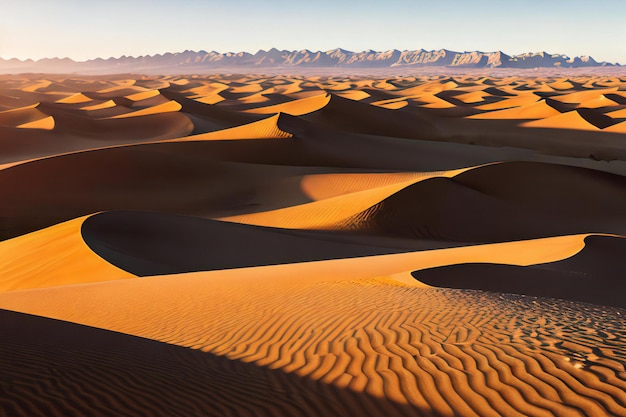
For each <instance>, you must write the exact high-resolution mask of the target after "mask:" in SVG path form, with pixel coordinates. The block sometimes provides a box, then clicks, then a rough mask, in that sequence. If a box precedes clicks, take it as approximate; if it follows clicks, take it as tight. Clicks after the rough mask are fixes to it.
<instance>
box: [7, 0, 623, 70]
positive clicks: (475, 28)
mask: <svg viewBox="0 0 626 417" xmlns="http://www.w3.org/2000/svg"><path fill="white" fill-rule="evenodd" d="M0 5H1V7H0V57H3V58H12V57H17V58H22V59H23V58H34V59H39V58H43V57H55V56H58V57H66V56H67V57H70V58H73V59H77V60H85V59H89V58H95V57H104V58H108V57H110V56H115V57H118V56H121V55H146V54H150V55H152V54H156V53H163V52H180V51H183V50H185V49H192V50H201V49H204V50H216V51H218V52H229V51H232V52H234V51H249V52H256V51H257V50H258V49H269V48H271V47H277V48H279V49H305V48H306V49H311V50H328V49H333V48H337V47H341V48H345V49H349V50H352V51H362V50H365V49H374V50H388V49H393V48H397V49H401V50H402V49H419V48H424V49H428V50H430V49H441V48H446V49H452V50H457V51H465V50H482V51H494V50H502V51H504V52H507V53H511V54H518V53H523V52H530V51H532V52H538V51H547V52H551V53H564V54H567V55H570V56H574V55H591V56H593V57H594V58H596V59H597V60H605V61H610V62H616V61H617V62H621V63H622V64H626V30H625V29H624V27H625V26H626V0H593V1H591V0H584V1H583V0H516V1H512V0H477V1H471V0H430V1H427V0H386V1H374V0H360V1H356V0H317V1H313V0H311V1H298V0H291V1H288V0H206V1H201V0H176V1H171V0H169V1H166V0H106V1H96V0H1V4H0Z"/></svg>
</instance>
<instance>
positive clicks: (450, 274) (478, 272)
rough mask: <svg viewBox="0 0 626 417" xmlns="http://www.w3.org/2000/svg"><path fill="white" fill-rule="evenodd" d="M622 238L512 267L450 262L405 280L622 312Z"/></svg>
mask: <svg viewBox="0 0 626 417" xmlns="http://www.w3.org/2000/svg"><path fill="white" fill-rule="evenodd" d="M624 249H626V238H625V237H624V236H614V235H592V236H590V237H586V238H585V247H584V249H583V250H582V251H581V252H579V253H577V254H575V255H574V256H572V257H570V258H565V259H563V260H559V261H554V262H549V263H542V264H533V265H527V266H517V265H510V264H500V263H497V264H496V263H476V262H472V263H455V264H451V265H443V266H439V267H434V268H426V269H424V268H422V269H420V270H418V271H414V272H413V273H412V274H411V275H412V276H413V277H415V278H416V279H418V280H419V281H421V282H424V283H427V284H429V285H432V286H435V287H439V288H455V289H476V290H481V291H491V292H496V293H510V294H523V295H527V296H536V297H553V298H560V299H566V300H571V301H580V302H586V303H593V304H596V305H599V306H612V307H619V308H626V300H625V299H624V297H623V294H624V292H625V291H626V282H624V281H623V280H622V279H620V278H619V277H621V276H623V275H624V272H626V263H625V262H624V260H623V253H624Z"/></svg>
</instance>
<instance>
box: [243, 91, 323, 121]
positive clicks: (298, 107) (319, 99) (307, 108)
mask: <svg viewBox="0 0 626 417" xmlns="http://www.w3.org/2000/svg"><path fill="white" fill-rule="evenodd" d="M330 98H331V95H330V94H328V93H325V92H322V93H321V94H319V95H315V96H312V97H307V98H302V99H299V100H292V101H289V102H287V103H281V104H275V105H272V106H266V107H259V108H255V109H249V110H245V112H246V113H256V114H272V113H286V114H290V115H292V116H301V115H303V114H308V113H312V112H314V111H317V110H319V109H321V108H324V107H325V106H326V105H327V104H328V103H329V102H330Z"/></svg>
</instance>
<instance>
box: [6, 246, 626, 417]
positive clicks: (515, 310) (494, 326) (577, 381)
mask: <svg viewBox="0 0 626 417" xmlns="http://www.w3.org/2000/svg"><path fill="white" fill-rule="evenodd" d="M582 238H583V237H577V238H574V239H565V240H563V239H561V240H562V241H563V243H565V244H566V246H570V244H571V243H574V247H578V248H580V246H579V244H575V241H576V240H577V241H578V242H582ZM569 242H571V243H569ZM537 243H538V242H537ZM513 245H517V244H515V243H514V244H513ZM531 245H532V243H531ZM558 246H559V245H555V244H554V243H553V242H550V243H548V242H546V245H545V246H543V248H545V249H547V248H553V250H554V249H555V248H556V247H558ZM518 247H519V246H518ZM572 249H574V248H571V249H569V250H568V251H571V250H572ZM468 250H469V251H472V252H476V253H479V252H480V249H477V248H460V249H449V250H447V251H461V252H467V251H468ZM574 250H577V249H574ZM521 252H523V251H519V250H518V251H506V250H505V251H502V252H499V253H501V254H503V255H505V256H506V254H507V253H508V254H511V253H515V254H516V255H515V256H516V257H518V259H520V258H519V256H520V253H521ZM558 252H559V250H556V251H554V254H557V253H558ZM535 253H536V255H535V256H537V255H538V256H539V257H538V258H537V257H536V258H535V260H538V259H541V258H542V259H546V253H545V252H544V251H537V252H535ZM422 254H423V255H422V256H421V257H422V258H427V257H428V253H424V252H422ZM485 254H490V255H488V256H491V257H492V259H493V258H494V257H496V258H497V255H494V252H493V251H487V252H485ZM417 255H419V253H418V254H417ZM564 255H565V253H561V254H560V255H558V256H564ZM410 256H415V255H413V254H406V255H404V254H401V255H388V256H387V257H386V258H390V257H391V258H390V259H389V261H390V262H386V263H385V262H376V263H371V264H370V265H363V264H362V260H359V262H358V263H357V262H353V261H351V260H338V261H326V263H329V264H333V263H334V264H337V263H341V264H344V265H345V267H344V268H341V269H337V268H332V269H331V268H329V269H328V272H330V271H335V273H334V274H331V275H328V274H320V271H319V270H317V271H316V270H315V269H313V268H312V267H311V264H310V263H304V264H301V267H298V268H295V265H294V266H287V268H284V267H282V266H278V267H265V268H253V269H252V270H250V274H244V273H241V272H243V271H238V273H237V274H233V273H232V272H233V270H230V271H226V272H231V273H227V274H225V275H222V276H221V277H220V276H218V275H216V274H223V273H221V272H213V273H201V274H188V275H184V276H167V277H161V278H150V279H144V280H124V282H122V281H120V282H119V283H115V282H112V283H100V284H90V285H83V286H67V287H60V288H57V289H55V288H50V289H47V290H43V291H17V292H10V293H5V294H3V295H1V296H0V306H2V307H5V308H10V309H18V310H20V307H18V306H20V305H21V306H23V305H24V301H26V300H28V303H29V304H30V305H31V306H32V307H31V308H29V309H28V310H31V311H33V312H36V313H37V314H40V315H44V316H48V317H56V318H63V319H65V320H70V321H74V322H77V323H81V324H88V325H91V326H96V327H100V328H104V329H113V330H115V331H121V332H123V333H126V334H131V335H140V336H142V337H148V338H151V339H155V340H159V341H166V342H168V343H170V344H177V345H182V346H188V347H192V348H194V349H198V350H202V351H204V352H207V353H210V354H213V355H217V356H220V357H225V358H228V359H229V360H231V361H236V362H243V363H249V364H252V363H253V364H255V365H257V366H260V367H263V368H264V367H268V368H270V369H277V370H278V369H280V370H282V371H283V372H286V373H287V374H291V375H298V376H300V377H303V378H305V379H307V380H310V381H320V382H323V383H325V384H331V385H332V386H333V387H337V388H341V389H349V390H352V391H356V392H362V393H367V394H369V395H373V396H375V397H384V398H386V399H387V400H389V401H390V402H391V403H399V404H405V405H407V406H409V407H411V409H412V410H413V412H415V411H416V410H420V409H421V410H424V411H425V412H431V413H435V414H440V413H448V414H461V415H481V414H484V412H491V413H500V414H502V413H509V414H510V413H519V414H521V415H524V414H528V413H531V414H535V413H537V412H539V411H540V410H543V412H552V413H554V414H556V415H567V414H570V415H571V413H573V412H575V410H577V409H579V410H581V411H580V412H581V413H584V414H587V415H588V414H598V415H600V414H602V413H617V414H621V413H622V412H623V411H624V408H623V407H622V405H621V400H622V397H623V391H622V387H623V386H624V385H623V384H624V383H623V380H621V377H620V374H619V371H618V373H616V372H615V370H614V369H615V367H618V368H619V361H620V358H621V357H622V356H623V355H624V352H622V349H621V348H620V347H619V344H617V345H616V344H615V342H614V341H611V340H610V339H609V340H606V341H605V342H603V341H602V340H603V339H602V336H601V335H599V334H597V333H596V334H594V335H592V339H591V340H592V341H590V336H589V335H588V333H587V332H586V331H585V329H588V328H591V329H593V328H595V327H596V326H602V328H603V333H602V334H609V335H611V337H613V338H615V337H617V338H619V337H621V336H619V335H620V331H619V329H620V324H619V320H620V319H619V318H614V315H615V314H616V313H617V312H619V310H617V311H616V310H610V311H611V313H612V315H610V316H607V314H606V309H607V307H603V308H602V309H598V308H593V307H587V308H586V310H585V312H584V314H585V315H586V316H587V318H588V319H589V320H588V321H587V322H583V321H571V320H572V319H573V318H574V317H578V316H577V311H576V310H574V311H572V310H568V309H565V308H563V307H564V306H565V305H568V304H563V303H562V302H555V301H550V300H546V301H543V300H542V301H540V302H538V301H537V300H536V299H534V298H521V299H520V298H514V297H511V296H502V295H500V296H497V295H496V296H490V295H488V294H473V293H459V292H455V291H449V290H448V291H444V290H431V289H422V288H419V287H412V286H405V285H402V284H399V283H395V284H392V282H395V281H388V280H385V279H373V280H372V279H367V277H368V276H372V275H374V274H377V273H378V274H380V271H382V270H383V269H384V268H385V267H384V265H387V268H390V267H391V268H393V269H397V268H402V267H404V268H406V266H403V265H399V264H398V261H397V260H396V259H397V258H399V257H403V258H407V257H410ZM375 258H377V257H375ZM444 259H448V260H449V258H448V257H445V258H443V259H442V260H444ZM520 260H521V259H520ZM444 262H446V260H444ZM348 264H349V265H348ZM359 265H361V266H360V267H358V266H359ZM373 265H376V267H375V269H376V270H374V271H370V272H369V273H366V274H365V275H363V273H364V272H365V271H368V270H369V269H366V268H368V267H371V266H373ZM329 266H330V265H329ZM407 266H408V265H407ZM280 268H282V269H283V270H284V273H283V274H282V275H281V274H280V273H278V270H279V269H280ZM302 268H308V269H309V271H310V272H309V273H308V274H306V273H304V274H298V276H299V279H298V280H294V279H293V276H294V275H293V274H294V273H295V272H296V271H298V270H299V269H302ZM355 268H356V269H360V271H359V272H360V273H358V272H357V271H355ZM381 268H383V269H381ZM264 269H270V270H271V272H270V271H268V272H269V273H267V274H263V275H261V274H262V272H263V270H264ZM393 269H391V270H389V269H388V271H392V270H393ZM322 271H323V269H322ZM344 271H345V273H346V274H347V275H343V272H344ZM246 272H247V270H246ZM277 273H278V275H277ZM207 274H212V275H213V276H212V278H211V279H208V277H209V275H207ZM329 279H332V280H333V281H330V282H329V281H328V280H329ZM133 294H142V297H141V299H137V298H136V297H135V296H134V295H133ZM191 294H193V296H192V295H191ZM346 294H350V296H349V297H346ZM43 297H45V299H46V300H51V301H46V302H37V300H38V299H40V298H43ZM70 299H71V300H77V301H73V302H71V303H68V302H67V301H66V300H70ZM131 299H132V301H130V300H131ZM398 299H402V300H403V302H402V303H401V304H398V302H397V300H398ZM102 300H108V301H107V305H108V306H109V309H110V311H107V312H106V313H105V312H103V311H102V309H99V308H98V307H97V306H99V305H101V304H102V302H103V301H102ZM238 300H241V301H242V302H238ZM459 300H464V301H463V302H459ZM468 301H471V302H468ZM154 306H159V308H158V309H155V308H154ZM21 310H24V308H23V307H22V308H21ZM148 311H149V312H150V314H146V312H148ZM364 312H365V314H366V316H365V317H364ZM578 314H581V313H578ZM537 315H540V316H539V317H542V320H545V325H543V326H539V324H538V323H536V317H537ZM128 317H133V319H132V320H128ZM209 317H210V318H211V319H210V320H208V319H207V318H209ZM230 317H238V318H239V320H229V319H228V318H230ZM220 318H223V319H220ZM563 320H568V322H569V323H571V324H569V325H568V326H567V327H564V326H563V325H561V324H560V323H561V322H562V321H563ZM535 333H539V334H540V335H541V336H540V337H539V338H538V339H537V338H535V337H533V334H535ZM564 338H565V340H567V342H566V343H563V342H559V341H560V340H563V339H564ZM614 340H615V339H614ZM591 343H592V344H593V346H595V347H596V349H591V348H590V347H589V346H590V344H591ZM487 369H492V370H493V371H490V372H489V371H486V370H487ZM480 370H483V371H482V372H488V373H487V374H486V375H485V376H484V377H482V378H472V377H469V376H468V373H469V375H482V374H483V373H482V372H480ZM596 372H597V373H596ZM555 373H556V376H555V375H554V374H555ZM344 375H345V376H344ZM496 375H502V376H498V377H496ZM504 375H508V377H505V376H504ZM599 375H602V377H600V376H599ZM607 377H608V379H606V378H607ZM490 378H497V379H496V380H497V381H498V383H497V384H496V383H494V382H490ZM505 378H506V379H505ZM537 390H539V391H540V392H542V393H543V395H541V396H529V395H527V394H528V393H529V392H537ZM559 393H560V394H559ZM563 396H565V397H566V398H567V402H563V399H562V397H563ZM487 399H491V401H487ZM234 406H235V405H234ZM369 413H370V412H368V414H369ZM373 414H374V415H376V412H373ZM581 415H582V414H581Z"/></svg>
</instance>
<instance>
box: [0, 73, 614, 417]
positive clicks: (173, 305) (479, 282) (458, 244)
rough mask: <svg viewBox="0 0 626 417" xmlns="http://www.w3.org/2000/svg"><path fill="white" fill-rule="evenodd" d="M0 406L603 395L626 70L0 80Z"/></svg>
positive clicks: (312, 408) (585, 411) (607, 391)
mask: <svg viewBox="0 0 626 417" xmlns="http://www.w3.org/2000/svg"><path fill="white" fill-rule="evenodd" d="M0 199H1V200H0V201H1V204H0V335H1V337H0V415H2V416H7V417H17V416H28V417H34V416H43V417H48V416H63V417H67V416H168V417H170V416H353V415H354V416H419V415H421V416H566V417H570V416H609V415H610V416H626V368H625V366H626V239H625V238H624V236H626V77H622V78H620V77H616V76H613V77H609V76H588V77H584V76H580V77H578V76H577V77H569V78H567V77H557V76H551V77H547V76H546V77H534V78H530V77H524V78H522V77H515V76H510V77H500V78H496V77H484V76H480V75H466V76H462V75H458V76H454V77H446V76H426V75H424V76H417V77H408V76H397V77H387V78H365V77H338V76H335V77H333V76H318V77H315V76H280V75H271V76H260V75H259V76H255V75H245V76H244V75H219V76H218V75H207V76H178V77H172V76H167V77H165V76H149V77H148V76H134V75H125V76H110V77H102V76H100V77H87V76H59V75H42V74H31V75H19V76H17V75H14V76H8V75H7V76H0Z"/></svg>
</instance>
